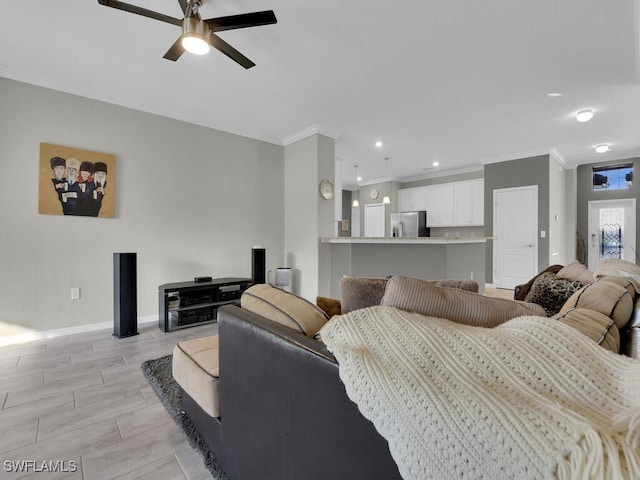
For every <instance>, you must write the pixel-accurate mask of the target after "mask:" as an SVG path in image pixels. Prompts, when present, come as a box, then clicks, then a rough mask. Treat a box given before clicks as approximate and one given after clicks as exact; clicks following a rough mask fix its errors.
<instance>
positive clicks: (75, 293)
mask: <svg viewBox="0 0 640 480" xmlns="http://www.w3.org/2000/svg"><path fill="white" fill-rule="evenodd" d="M71 300H80V287H73V288H72V289H71Z"/></svg>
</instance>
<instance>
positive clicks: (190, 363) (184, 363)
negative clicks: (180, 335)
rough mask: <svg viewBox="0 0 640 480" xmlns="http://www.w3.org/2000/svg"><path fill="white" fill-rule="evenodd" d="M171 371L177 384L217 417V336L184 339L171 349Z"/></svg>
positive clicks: (206, 410) (218, 410) (218, 405)
mask: <svg viewBox="0 0 640 480" xmlns="http://www.w3.org/2000/svg"><path fill="white" fill-rule="evenodd" d="M171 368H172V374H173V378H174V379H175V380H176V382H177V383H178V385H180V386H181V387H182V389H183V390H184V391H185V392H187V393H188V394H189V395H190V396H191V398H193V399H194V400H195V401H196V402H197V403H198V405H200V407H202V409H203V410H204V411H205V412H207V413H208V414H209V415H211V416H212V417H219V416H220V401H219V397H218V377H219V375H220V370H219V364H218V336H217V335H212V336H209V337H203V338H193V339H189V340H183V341H181V342H178V344H177V345H176V346H175V347H174V349H173V359H172V364H171Z"/></svg>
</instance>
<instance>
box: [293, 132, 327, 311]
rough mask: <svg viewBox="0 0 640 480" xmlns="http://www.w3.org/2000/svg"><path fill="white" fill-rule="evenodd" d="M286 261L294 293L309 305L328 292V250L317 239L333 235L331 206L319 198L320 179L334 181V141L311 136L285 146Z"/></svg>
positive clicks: (320, 136)
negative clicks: (318, 296)
mask: <svg viewBox="0 0 640 480" xmlns="http://www.w3.org/2000/svg"><path fill="white" fill-rule="evenodd" d="M284 159H285V160H284V161H285V169H284V188H285V207H284V208H285V249H284V251H285V258H286V265H285V266H287V267H291V268H292V269H293V275H294V282H293V292H294V293H296V294H298V295H301V296H302V297H304V298H306V299H307V300H309V301H311V302H315V300H316V296H317V295H328V292H329V291H330V288H331V286H330V281H331V278H330V258H329V255H330V250H329V247H328V245H324V244H320V242H319V238H320V237H331V236H333V235H334V228H335V227H334V203H333V200H324V199H322V197H321V196H320V192H319V184H320V180H321V179H324V178H326V179H330V180H332V181H333V180H334V177H335V140H334V139H333V138H330V137H327V136H325V135H319V134H315V135H311V136H309V137H306V138H303V139H302V140H298V141H296V142H294V143H292V144H289V145H287V146H286V147H285V153H284Z"/></svg>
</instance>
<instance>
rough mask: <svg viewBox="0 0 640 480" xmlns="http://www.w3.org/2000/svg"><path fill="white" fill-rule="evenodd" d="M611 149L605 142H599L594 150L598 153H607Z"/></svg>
mask: <svg viewBox="0 0 640 480" xmlns="http://www.w3.org/2000/svg"><path fill="white" fill-rule="evenodd" d="M610 150H611V147H610V146H609V144H607V143H601V144H600V145H596V152H598V153H607V152H608V151H610Z"/></svg>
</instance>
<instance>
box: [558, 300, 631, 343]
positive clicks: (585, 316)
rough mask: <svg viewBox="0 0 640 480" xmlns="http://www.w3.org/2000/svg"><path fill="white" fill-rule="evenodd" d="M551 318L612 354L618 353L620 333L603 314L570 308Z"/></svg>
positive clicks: (587, 309) (612, 322)
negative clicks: (571, 328) (578, 332)
mask: <svg viewBox="0 0 640 480" xmlns="http://www.w3.org/2000/svg"><path fill="white" fill-rule="evenodd" d="M553 318H555V319H557V320H558V321H559V322H561V323H564V324H566V325H569V326H571V327H573V328H575V329H577V330H579V331H580V332H582V333H583V334H584V335H586V336H587V337H589V338H590V339H591V340H593V341H594V342H596V343H597V344H598V345H602V346H603V347H604V348H606V349H607V350H611V351H612V352H614V353H618V352H619V351H620V332H619V331H618V328H617V327H616V325H615V323H614V321H613V320H611V318H609V317H607V316H606V315H605V314H604V313H600V312H596V311H595V310H591V309H590V308H572V309H569V310H567V311H565V312H564V313H559V314H557V315H555V316H554V317H553Z"/></svg>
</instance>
